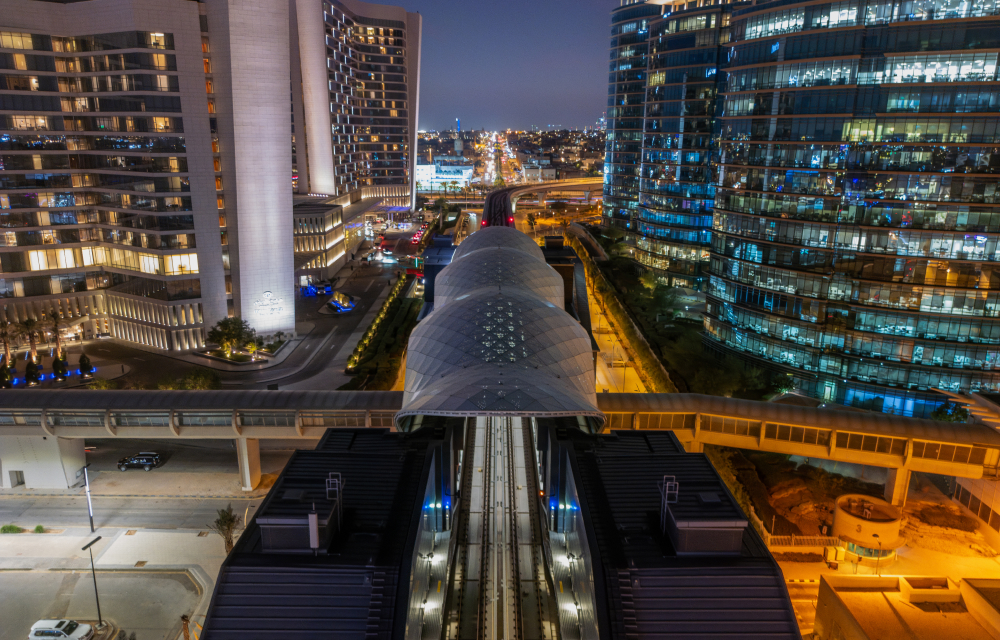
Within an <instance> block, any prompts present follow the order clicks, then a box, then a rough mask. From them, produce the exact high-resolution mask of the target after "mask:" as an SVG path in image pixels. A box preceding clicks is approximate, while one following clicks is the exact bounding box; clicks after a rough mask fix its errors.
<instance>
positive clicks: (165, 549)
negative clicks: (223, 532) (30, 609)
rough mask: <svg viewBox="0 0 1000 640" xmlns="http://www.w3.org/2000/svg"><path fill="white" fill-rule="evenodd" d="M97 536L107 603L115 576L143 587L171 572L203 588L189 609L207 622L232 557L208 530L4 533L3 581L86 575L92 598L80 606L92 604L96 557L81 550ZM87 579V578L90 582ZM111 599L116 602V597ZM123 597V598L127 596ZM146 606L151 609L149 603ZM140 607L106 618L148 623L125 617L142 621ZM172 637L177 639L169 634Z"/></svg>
mask: <svg viewBox="0 0 1000 640" xmlns="http://www.w3.org/2000/svg"><path fill="white" fill-rule="evenodd" d="M97 536H101V540H99V541H98V542H97V543H95V544H94V545H93V546H92V547H91V549H92V550H93V552H94V566H95V568H96V569H97V580H98V584H99V585H103V586H102V587H101V589H102V605H105V604H106V603H105V597H108V596H109V595H110V594H108V591H109V590H112V589H113V587H112V585H110V584H109V583H110V582H111V581H112V577H111V576H112V575H114V574H118V575H122V574H125V576H132V577H133V579H139V580H140V581H141V584H143V585H145V584H150V583H151V582H152V581H157V580H162V579H163V578H164V577H167V578H169V575H165V574H170V573H173V574H186V575H187V576H188V577H189V579H190V580H191V581H192V582H193V583H194V586H196V587H197V588H196V590H195V594H192V595H194V596H195V597H194V599H193V600H189V601H188V603H189V605H190V604H193V607H192V609H190V611H191V614H192V615H191V617H192V619H193V620H195V621H196V622H199V623H202V622H203V621H204V615H205V613H206V612H207V611H208V605H209V603H210V602H211V599H212V592H213V590H214V589H215V581H216V578H217V577H218V575H219V569H220V568H221V566H222V562H223V561H224V560H225V558H226V552H225V545H224V543H223V540H222V538H221V537H220V536H219V535H218V534H215V533H211V532H208V530H207V529H201V530H198V529H192V530H155V529H141V530H132V529H113V528H102V529H98V530H97V531H96V532H95V533H91V532H90V530H89V529H88V528H86V527H79V528H76V527H74V528H70V529H66V530H64V531H61V532H59V533H44V534H36V533H20V534H4V535H3V538H2V540H3V544H0V581H3V582H7V586H8V587H9V586H11V583H10V581H17V582H18V583H20V582H23V581H24V578H22V577H21V576H24V575H26V574H25V573H22V572H30V574H29V575H38V574H36V572H43V573H42V574H41V575H40V577H41V578H45V577H46V576H51V575H52V572H53V571H55V572H60V571H62V572H66V571H71V572H73V573H76V572H80V573H82V574H83V576H80V580H79V584H80V585H81V589H80V590H81V591H86V592H87V593H86V594H83V593H81V594H80V596H84V595H86V596H87V599H86V601H85V602H83V603H80V604H86V605H90V604H91V601H90V597H92V594H93V591H92V587H91V584H90V582H89V578H90V576H87V575H86V574H88V573H90V555H89V553H88V552H85V551H82V550H81V549H82V547H83V546H84V545H86V544H87V543H88V542H90V541H91V540H93V539H94V538H95V537H97ZM84 577H86V578H87V580H84V579H83V578H84ZM74 586H75V583H74ZM135 586H141V585H140V584H136V585H135ZM134 596H135V597H136V598H137V599H139V600H142V599H143V598H146V597H149V596H152V594H146V591H145V590H144V589H143V590H139V591H138V592H136V593H135V594H134ZM109 599H110V600H111V601H112V602H113V601H114V599H113V598H109ZM118 599H119V600H120V599H121V596H119V598H118ZM72 600H73V603H74V604H77V600H83V598H77V597H73V598H72ZM112 602H109V603H107V604H112ZM67 604H69V602H67ZM143 604H147V605H148V603H143ZM161 604H163V603H161ZM0 606H2V603H0ZM32 606H38V607H41V608H47V607H48V606H49V605H48V604H47V603H45V602H37V603H36V602H33V603H32ZM77 606H78V605H77ZM140 606H141V605H140V603H136V605H135V606H134V608H126V610H125V612H124V613H123V612H121V611H119V612H118V615H117V616H114V617H113V618H112V616H111V615H107V614H106V615H107V617H109V618H112V619H113V621H114V622H115V623H117V624H118V625H119V626H121V627H122V628H126V629H127V628H136V627H138V626H140V625H141V624H142V622H141V621H139V620H136V619H133V620H128V619H123V618H126V617H128V616H129V613H130V612H132V611H134V612H135V614H134V615H135V617H136V618H139V617H141V615H142V614H141V611H139V607H140ZM6 613H7V614H10V613H11V612H6ZM176 617H177V619H179V614H176ZM168 637H176V636H173V635H172V633H168Z"/></svg>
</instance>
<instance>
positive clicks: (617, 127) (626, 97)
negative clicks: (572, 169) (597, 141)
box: [603, 0, 662, 230]
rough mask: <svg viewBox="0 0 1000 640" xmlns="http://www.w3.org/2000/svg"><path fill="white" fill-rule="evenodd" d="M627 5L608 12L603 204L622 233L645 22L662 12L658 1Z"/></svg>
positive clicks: (633, 167) (632, 182)
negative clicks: (609, 47)
mask: <svg viewBox="0 0 1000 640" xmlns="http://www.w3.org/2000/svg"><path fill="white" fill-rule="evenodd" d="M626 2H627V0H623V4H622V6H620V7H618V8H617V9H615V10H614V11H612V12H611V63H610V68H609V76H608V111H607V125H608V128H607V139H606V140H607V141H606V143H605V145H606V147H605V156H604V201H603V202H604V216H605V219H606V222H607V224H610V225H614V226H616V227H618V228H620V229H623V230H624V229H634V228H635V227H634V225H635V215H636V210H637V203H638V195H639V162H640V151H641V147H642V116H643V105H644V102H645V96H646V65H647V50H648V45H647V40H648V38H649V23H650V21H651V20H653V19H655V18H656V17H657V16H659V15H660V12H661V9H662V7H661V6H660V3H658V2H641V3H628V4H626Z"/></svg>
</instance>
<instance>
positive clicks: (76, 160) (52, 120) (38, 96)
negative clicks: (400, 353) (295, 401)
mask: <svg viewBox="0 0 1000 640" xmlns="http://www.w3.org/2000/svg"><path fill="white" fill-rule="evenodd" d="M419 41H420V18H419V16H418V15H416V14H407V13H406V12H405V11H403V10H401V9H397V8H395V7H382V6H379V5H370V4H367V3H362V2H350V3H339V2H323V1H322V0H310V1H302V2H294V3H291V4H290V3H289V2H287V1H282V0H223V1H220V2H211V3H206V2H196V1H194V0H156V1H154V0H81V1H78V2H46V1H41V0H5V2H4V11H3V13H2V15H0V227H2V229H0V298H2V300H0V321H8V322H18V321H20V320H22V319H24V318H29V317H34V318H40V317H42V316H43V315H47V314H48V313H51V312H56V313H58V314H59V315H60V316H61V317H62V318H63V319H64V321H65V324H66V326H67V330H68V331H70V332H73V333H79V334H80V335H82V336H83V337H85V338H86V337H92V336H94V335H96V334H104V333H106V334H110V335H111V336H113V337H114V338H116V339H119V340H122V341H125V342H127V343H130V344H133V345H136V346H141V347H143V348H149V349H157V350H169V351H184V350H191V349H197V348H200V347H202V346H204V343H205V333H206V329H207V328H208V327H210V326H212V325H213V324H215V323H216V322H217V321H218V320H220V319H222V318H225V317H227V316H232V315H236V316H240V317H242V318H244V319H246V320H247V321H248V322H249V323H250V324H251V325H252V326H253V327H254V328H255V329H257V331H258V332H259V333H262V334H270V333H273V332H275V331H284V332H286V333H292V332H294V326H295V319H294V295H295V291H294V287H295V284H296V282H295V279H294V270H295V267H294V251H295V243H294V240H293V231H294V229H295V221H294V217H293V188H294V186H293V178H294V177H295V175H296V173H295V172H296V170H297V173H298V177H297V188H298V190H299V191H300V192H301V193H321V194H324V195H325V196H328V198H327V199H326V200H324V203H326V204H329V205H330V206H331V207H340V208H344V207H346V208H347V211H348V212H354V213H355V215H357V214H358V213H360V212H361V211H362V210H363V209H364V207H359V206H350V205H352V204H354V205H357V204H358V203H359V202H363V201H364V200H366V199H369V200H370V202H371V203H372V204H375V203H377V202H380V201H381V199H384V198H393V199H395V200H397V201H405V202H406V203H407V204H409V202H410V201H411V198H412V197H413V193H414V192H415V189H413V175H414V172H413V169H412V165H413V153H412V150H413V149H415V136H416V116H417V102H418V95H417V90H416V87H417V83H418V81H419ZM290 89H291V100H290V99H289V90H290ZM296 126H298V130H297V131H296V130H295V129H294V127H296ZM296 136H297V138H296ZM290 141H291V144H290ZM293 152H297V153H296V156H297V157H296V158H294V159H293ZM296 160H297V162H296ZM329 219H331V220H340V225H339V230H338V229H337V228H332V229H329V230H324V233H323V237H324V238H326V239H328V240H329V242H328V244H329V245H330V246H324V247H321V248H320V249H321V250H322V253H323V256H325V257H324V258H323V260H324V261H326V262H328V263H329V264H325V265H323V268H324V269H326V270H327V271H330V270H336V269H337V268H339V267H340V266H342V264H343V263H344V261H345V259H346V256H348V255H349V254H350V252H352V251H354V250H355V249H356V248H357V244H358V243H359V240H358V236H359V234H349V233H347V232H346V231H345V229H346V228H347V226H348V225H349V224H352V222H351V220H348V219H347V216H345V215H340V216H329ZM356 222H357V221H355V223H356ZM355 226H357V225H356V224H355ZM352 239H353V240H354V245H355V246H353V247H352V246H349V244H350V241H351V240H352Z"/></svg>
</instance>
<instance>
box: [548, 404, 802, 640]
mask: <svg viewBox="0 0 1000 640" xmlns="http://www.w3.org/2000/svg"><path fill="white" fill-rule="evenodd" d="M539 422H545V421H544V420H540V421H539ZM560 437H561V439H562V440H563V441H565V442H568V443H571V444H572V447H571V454H570V455H571V460H572V462H571V464H572V472H573V477H574V478H575V479H576V481H577V489H578V492H579V498H580V509H581V512H582V513H583V517H584V520H585V522H586V528H587V532H586V533H587V538H588V542H589V544H590V549H591V553H592V555H593V557H594V583H595V590H596V599H597V609H598V612H599V614H598V617H599V620H598V626H599V628H601V629H608V635H607V636H606V637H608V638H614V639H616V640H617V639H619V638H621V639H622V640H624V639H625V638H635V637H656V638H663V639H669V638H691V637H695V636H698V637H706V638H718V637H723V636H733V637H737V636H739V637H741V638H755V637H760V638H765V637H766V638H772V639H777V638H789V639H792V638H799V637H800V635H799V632H798V625H797V623H796V620H795V615H794V612H793V610H792V605H791V602H790V600H789V598H788V594H787V591H786V589H785V585H784V578H783V576H782V573H781V570H780V569H779V568H778V566H777V564H776V563H775V562H774V560H773V559H772V558H771V556H770V554H769V553H768V551H767V548H766V547H765V545H764V543H763V541H762V540H761V539H760V537H759V536H758V535H757V533H756V532H754V531H753V529H752V528H751V527H749V526H746V525H747V523H746V519H745V517H744V516H743V513H742V511H741V510H740V508H739V506H738V505H737V504H736V501H735V499H733V497H732V496H731V495H730V494H729V491H728V490H727V489H726V487H725V485H724V484H723V483H722V480H721V479H720V478H719V476H718V474H717V473H716V472H715V470H714V469H713V468H712V466H711V464H710V463H709V462H708V459H707V458H705V456H704V455H701V454H688V453H684V451H683V449H682V447H681V446H680V444H679V443H678V442H677V440H676V438H675V437H674V436H673V434H671V433H666V432H655V433H649V432H647V433H644V432H636V431H629V432H622V431H620V432H614V433H612V434H611V435H606V436H586V435H585V434H582V433H580V432H579V431H577V430H574V429H566V430H564V431H563V432H562V433H561V435H560ZM665 475H668V476H672V477H673V478H674V479H675V481H676V482H678V483H679V493H678V500H677V502H676V503H672V504H668V505H667V507H668V508H669V509H670V511H671V513H672V517H673V518H674V519H675V520H676V521H678V522H679V523H686V524H687V525H689V526H692V527H695V528H700V530H701V531H713V530H721V529H720V528H725V530H726V531H735V532H737V536H738V537H737V538H736V545H735V547H734V548H733V551H730V552H725V553H714V552H699V553H690V554H686V553H683V552H682V549H679V548H678V544H677V543H676V542H675V540H674V538H673V537H672V536H671V535H670V534H668V533H667V532H665V530H664V529H663V528H662V521H661V508H662V507H663V494H662V484H663V480H664V476H665ZM682 526H683V524H682ZM696 535H697V536H699V537H703V536H704V535H706V534H704V533H698V534H696ZM707 535H712V534H711V533H709V534H707ZM598 559H599V560H598ZM602 616H603V619H602ZM602 637H604V636H603V634H602Z"/></svg>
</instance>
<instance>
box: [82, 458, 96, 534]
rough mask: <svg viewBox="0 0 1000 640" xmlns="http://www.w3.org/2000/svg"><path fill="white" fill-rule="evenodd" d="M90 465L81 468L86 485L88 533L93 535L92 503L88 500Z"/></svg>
mask: <svg viewBox="0 0 1000 640" xmlns="http://www.w3.org/2000/svg"><path fill="white" fill-rule="evenodd" d="M89 466H90V463H87V464H86V465H84V467H83V481H84V483H85V484H86V485H87V513H88V514H89V515H90V532H91V533H94V503H93V502H91V500H90V476H89V475H87V467H89Z"/></svg>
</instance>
